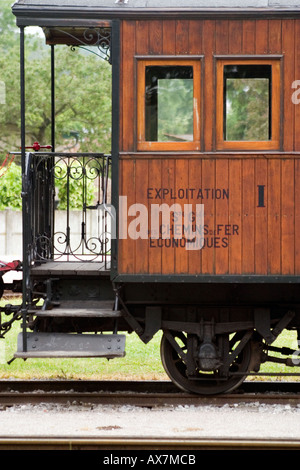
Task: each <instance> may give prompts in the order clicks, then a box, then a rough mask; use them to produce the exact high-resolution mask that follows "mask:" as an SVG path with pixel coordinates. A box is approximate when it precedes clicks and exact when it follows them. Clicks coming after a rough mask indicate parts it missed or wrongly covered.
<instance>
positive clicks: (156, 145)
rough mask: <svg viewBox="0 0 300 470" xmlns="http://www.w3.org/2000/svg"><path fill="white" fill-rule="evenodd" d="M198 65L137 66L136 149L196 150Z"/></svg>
mask: <svg viewBox="0 0 300 470" xmlns="http://www.w3.org/2000/svg"><path fill="white" fill-rule="evenodd" d="M199 93H200V63H199V61H197V62H196V61H194V62H193V61H186V60H184V61H176V62H174V61H173V62H171V61H162V60H153V61H145V60H141V61H139V63H138V123H137V124H138V149H139V150H148V149H157V150H164V149H173V150H179V149H189V148H190V149H198V148H199V141H200V125H199V106H200V96H199Z"/></svg>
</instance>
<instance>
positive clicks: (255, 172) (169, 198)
mask: <svg viewBox="0 0 300 470" xmlns="http://www.w3.org/2000/svg"><path fill="white" fill-rule="evenodd" d="M121 169H122V170H121V174H122V176H121V188H122V191H123V189H124V188H128V190H127V211H128V212H127V214H126V217H127V228H128V233H127V238H126V239H125V240H120V242H119V250H120V257H119V269H120V272H123V273H132V274H134V273H139V274H141V273H144V274H148V273H149V274H150V273H151V274H212V275H215V274H217V275H226V274H232V275H238V274H257V275H259V274H260V275H279V274H283V275H294V274H299V273H300V253H299V248H298V245H297V236H298V235H299V231H300V202H299V195H300V193H299V187H298V186H299V185H297V179H298V180H299V176H300V164H299V160H298V159H297V158H296V159H295V158H293V157H289V158H288V157H284V158H281V157H278V156H270V157H269V158H265V157H255V156H254V157H253V156H251V155H248V156H243V157H242V158H233V157H231V158H224V156H222V157H220V158H209V157H208V156H207V155H206V156H205V158H202V159H198V158H169V159H160V158H151V157H149V158H146V157H143V158H137V159H131V158H125V159H123V160H122V163H121ZM137 201H138V203H139V204H142V205H143V206H144V207H145V208H146V210H148V229H149V230H151V228H152V226H151V220H150V216H151V205H152V204H157V205H158V206H161V205H162V204H166V205H168V206H169V207H170V206H172V205H173V204H180V207H181V211H182V214H184V205H185V204H191V205H192V208H193V211H194V210H195V207H196V204H203V205H204V215H205V217H204V224H205V225H204V232H203V233H204V243H203V247H202V248H201V249H200V250H195V251H189V250H187V249H186V239H187V238H189V235H190V233H191V232H188V231H187V232H184V230H183V231H182V233H183V242H181V240H180V239H178V238H177V237H176V235H175V233H176V230H178V227H180V224H181V223H180V220H179V219H178V218H177V219H176V215H174V216H173V215H172V213H171V214H170V218H169V219H168V220H162V219H160V222H159V231H158V233H157V234H156V236H153V237H152V238H151V237H150V236H149V237H148V238H147V239H146V238H145V237H144V238H139V234H138V233H139V232H140V230H141V227H140V226H139V225H138V226H137V227H136V234H137V235H136V239H132V233H135V231H133V232H132V229H133V228H134V227H135V224H136V223H137V222H140V220H142V219H140V218H138V217H139V216H140V213H139V212H137V211H136V209H134V210H133V211H132V212H131V213H130V211H129V208H130V207H131V206H134V205H135V203H136V202H137ZM294 201H296V203H294ZM177 216H178V214H177ZM124 217H125V215H124ZM126 217H125V218H126ZM174 221H175V222H176V223H175V222H174ZM183 223H184V220H183V218H182V224H183ZM176 227H177V228H176ZM192 227H193V229H194V228H195V227H194V226H193V224H192ZM144 233H145V232H144Z"/></svg>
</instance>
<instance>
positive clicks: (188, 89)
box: [158, 79, 193, 142]
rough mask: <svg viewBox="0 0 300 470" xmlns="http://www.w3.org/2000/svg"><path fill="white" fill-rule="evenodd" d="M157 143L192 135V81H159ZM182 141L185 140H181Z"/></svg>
mask: <svg viewBox="0 0 300 470" xmlns="http://www.w3.org/2000/svg"><path fill="white" fill-rule="evenodd" d="M159 84H160V86H159V89H158V141H160V142H164V141H169V140H173V138H172V137H171V136H178V137H179V136H191V137H190V138H191V139H192V135H193V80H192V79H176V80H174V79H164V80H159ZM183 140H186V139H185V138H183Z"/></svg>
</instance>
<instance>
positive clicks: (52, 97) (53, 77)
mask: <svg viewBox="0 0 300 470" xmlns="http://www.w3.org/2000/svg"><path fill="white" fill-rule="evenodd" d="M54 51H55V50H54V44H52V45H51V145H52V152H55V53H54Z"/></svg>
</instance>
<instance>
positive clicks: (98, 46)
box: [55, 27, 111, 63]
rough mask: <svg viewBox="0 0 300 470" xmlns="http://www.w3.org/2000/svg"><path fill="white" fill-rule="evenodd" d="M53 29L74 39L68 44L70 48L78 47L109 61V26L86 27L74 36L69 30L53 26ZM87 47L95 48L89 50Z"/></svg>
mask: <svg viewBox="0 0 300 470" xmlns="http://www.w3.org/2000/svg"><path fill="white" fill-rule="evenodd" d="M55 30H56V31H57V32H59V33H61V34H64V35H66V36H68V37H69V38H70V39H72V40H73V41H74V43H73V44H70V47H71V49H73V50H74V49H75V48H76V47H78V48H79V49H85V50H88V51H89V52H92V53H93V54H96V55H97V56H98V57H100V58H101V59H103V60H106V61H107V62H109V63H111V53H110V51H111V47H110V45H111V28H107V27H103V28H88V29H85V30H84V31H83V32H82V35H81V36H79V35H76V36H75V35H73V34H72V33H71V32H70V31H69V30H62V29H58V28H55ZM89 47H94V48H95V50H91V49H89Z"/></svg>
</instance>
